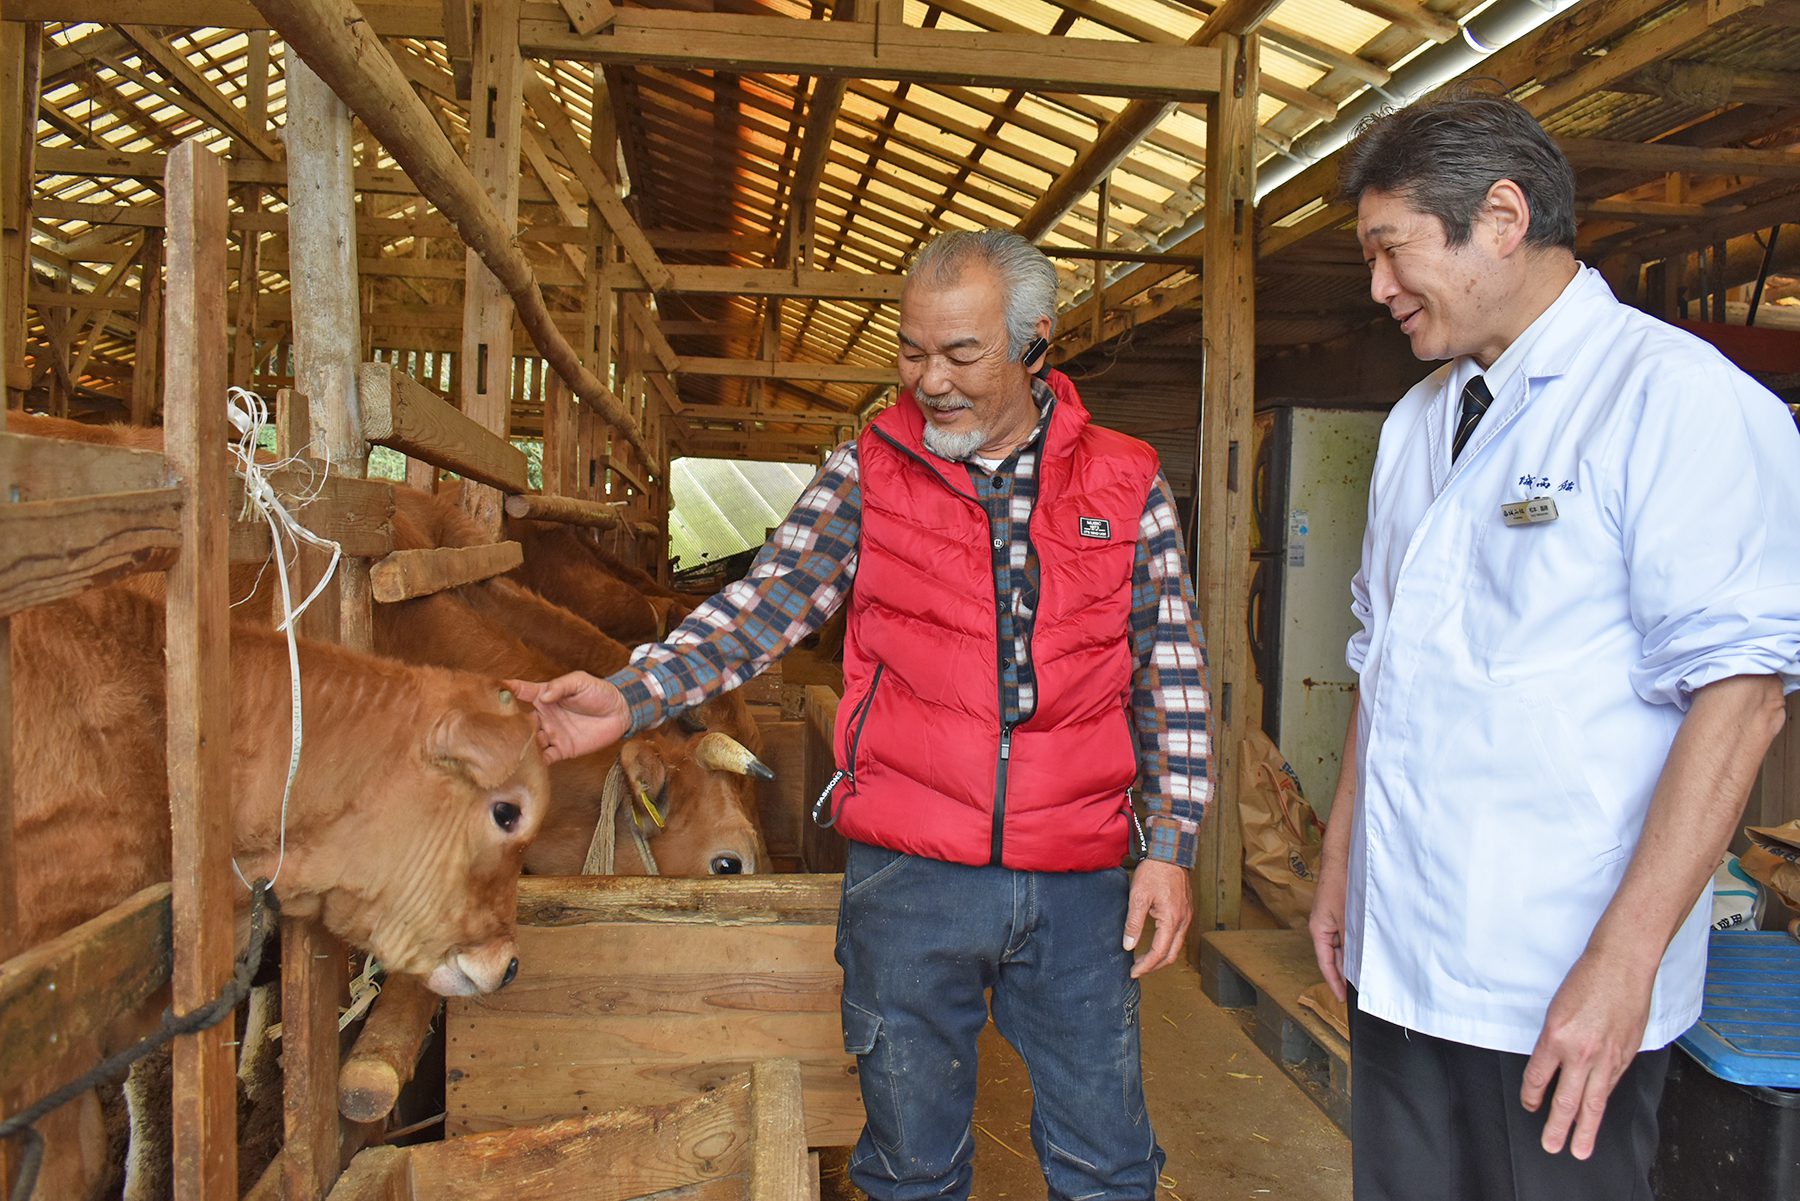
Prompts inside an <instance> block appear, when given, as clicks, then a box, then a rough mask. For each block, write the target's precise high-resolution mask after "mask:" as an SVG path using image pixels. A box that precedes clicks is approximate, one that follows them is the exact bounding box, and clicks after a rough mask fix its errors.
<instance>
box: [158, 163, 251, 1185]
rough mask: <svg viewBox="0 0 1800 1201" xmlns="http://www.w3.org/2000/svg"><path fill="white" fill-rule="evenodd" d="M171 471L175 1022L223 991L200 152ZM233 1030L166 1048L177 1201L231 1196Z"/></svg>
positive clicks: (221, 290)
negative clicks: (176, 486)
mask: <svg viewBox="0 0 1800 1201" xmlns="http://www.w3.org/2000/svg"><path fill="white" fill-rule="evenodd" d="M165 194H166V195H167V196H168V209H169V228H168V292H167V305H166V308H165V310H164V316H163V324H164V328H165V329H166V330H167V336H168V345H169V355H168V364H167V379H168V395H169V396H170V397H171V398H174V401H175V402H174V403H171V404H169V405H168V406H166V409H165V412H164V414H163V422H164V430H165V435H164V437H165V443H166V451H165V453H166V454H167V456H168V460H169V466H170V467H171V468H172V469H173V470H174V471H175V472H176V473H177V474H178V475H179V476H180V477H181V478H182V480H183V485H182V490H183V492H184V494H185V496H184V499H185V503H184V504H183V505H182V507H181V520H180V525H179V527H178V536H179V539H180V543H179V545H180V547H181V554H180V556H179V558H178V559H177V560H176V562H175V564H174V566H173V567H172V568H170V570H169V578H168V604H167V611H166V612H167V616H166V626H167V643H166V646H167V650H166V655H167V659H168V685H167V693H166V695H167V707H168V763H169V817H170V824H171V828H172V831H173V846H172V849H173V856H172V858H173V872H172V877H171V878H172V881H173V886H174V887H173V912H174V939H175V946H176V948H177V953H176V957H175V970H174V998H173V1000H174V1008H175V1011H176V1012H177V1013H186V1012H188V1011H189V1010H192V1009H195V1008H197V1007H199V1006H201V1005H204V1004H206V1003H207V1002H208V1001H210V1000H212V998H214V997H215V996H217V995H218V993H219V990H220V989H221V988H222V987H224V985H225V982H226V981H227V980H229V979H230V978H231V974H232V958H233V954H234V951H235V944H236V931H237V923H236V921H235V918H234V915H233V912H232V899H233V898H232V895H231V894H232V890H233V889H235V888H237V887H238V885H237V882H236V880H235V879H234V878H233V876H232V874H231V867H230V862H231V792H230V789H231V765H230V763H229V762H228V761H227V758H226V755H227V753H228V750H229V748H230V746H231V714H230V710H229V706H230V699H231V687H230V683H229V679H230V675H229V673H230V665H229V663H228V662H227V657H226V655H227V632H228V630H229V625H230V621H229V610H228V605H229V600H230V597H229V590H228V585H227V580H226V575H227V571H228V566H227V563H226V525H225V497H226V492H225V470H224V463H223V461H222V459H221V457H220V454H219V447H220V446H222V445H224V443H225V440H226V433H227V427H226V423H225V383H226V363H225V282H226V276H225V208H226V194H225V165H224V163H223V162H222V161H221V160H220V159H218V158H217V157H215V156H214V155H213V154H212V153H211V152H209V151H208V150H207V149H206V148H205V147H204V146H202V145H201V144H200V143H199V142H196V141H188V142H183V143H182V144H181V145H180V146H178V147H176V148H175V149H174V150H173V151H171V152H170V154H169V175H168V181H167V184H166V191H165ZM230 1033H231V1027H230V1025H229V1023H227V1024H223V1025H219V1026H214V1027H213V1028H212V1029H211V1030H206V1031H202V1032H200V1033H198V1034H192V1035H186V1036H184V1037H182V1038H178V1039H176V1040H175V1044H174V1067H173V1072H174V1101H173V1105H172V1118H171V1121H172V1126H173V1128H174V1137H175V1174H174V1191H175V1195H176V1196H181V1197H209V1198H210V1197H224V1196H229V1195H233V1194H235V1192H236V1189H237V1135H236V1129H237V1075H236V1072H235V1070H234V1068H235V1064H234V1062H233V1055H232V1050H231V1048H230V1047H229V1046H228V1045H227V1042H226V1040H227V1039H228V1038H229V1037H230Z"/></svg>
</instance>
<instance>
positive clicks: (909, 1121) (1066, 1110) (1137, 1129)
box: [837, 842, 1163, 1201]
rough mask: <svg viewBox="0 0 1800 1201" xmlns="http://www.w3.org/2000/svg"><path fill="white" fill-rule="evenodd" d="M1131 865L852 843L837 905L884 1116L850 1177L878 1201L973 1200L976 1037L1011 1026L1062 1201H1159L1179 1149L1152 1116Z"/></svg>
mask: <svg viewBox="0 0 1800 1201" xmlns="http://www.w3.org/2000/svg"><path fill="white" fill-rule="evenodd" d="M1129 890H1130V879H1129V877H1128V876H1127V874H1126V873H1125V872H1124V871H1123V870H1121V869H1116V868H1115V869H1112V870H1108V871H1098V872H1020V871H1013V870H1011V869H1009V868H1003V867H965V866H962V865H960V864H955V863H943V862H940V861H938V860H935V859H922V858H919V857H918V856H914V855H903V854H900V853H898V852H895V851H885V850H882V849H880V848H878V847H872V846H867V845H865V844H862V843H856V842H852V843H851V844H850V850H849V858H848V862H847V863H846V865H845V868H844V898H843V904H842V906H841V907H840V908H839V911H838V936H837V958H838V962H839V963H840V964H842V965H843V968H844V1049H845V1050H846V1051H849V1052H850V1053H851V1054H853V1055H855V1056H856V1057H857V1070H858V1073H859V1076H860V1080H861V1084H862V1096H863V1107H864V1109H865V1110H866V1111H867V1114H868V1124H867V1125H866V1126H865V1127H864V1128H863V1132H862V1137H861V1138H860V1139H859V1140H858V1141H857V1144H856V1149H855V1151H854V1152H853V1153H852V1154H851V1156H850V1179H851V1180H852V1181H853V1182H855V1184H856V1185H857V1187H859V1188H861V1189H862V1190H864V1191H865V1192H867V1193H868V1194H869V1196H870V1197H871V1198H873V1199H874V1201H921V1199H923V1198H928V1197H929V1198H936V1197H948V1198H953V1199H961V1198H966V1197H967V1196H968V1195H969V1185H970V1181H971V1177H972V1175H973V1162H974V1154H975V1144H974V1134H973V1126H972V1121H973V1117H974V1109H975V1082H976V1038H977V1036H979V1035H980V1033H981V1029H982V1027H983V1026H985V1025H986V1024H987V1019H988V996H989V993H990V992H991V993H992V998H993V1015H994V1024H995V1026H997V1027H998V1028H999V1031H1000V1033H1001V1035H1002V1036H1003V1037H1004V1038H1005V1039H1006V1040H1007V1041H1008V1042H1010V1043H1011V1044H1012V1045H1013V1046H1014V1047H1015V1048H1016V1049H1017V1050H1018V1052H1019V1056H1020V1058H1022V1059H1023V1060H1024V1061H1025V1066H1026V1069H1027V1070H1028V1071H1029V1072H1030V1074H1031V1088H1032V1095H1033V1104H1032V1112H1031V1141H1032V1145H1033V1146H1034V1147H1035V1148H1036V1149H1037V1154H1038V1162H1039V1164H1041V1165H1042V1167H1043V1171H1044V1180H1045V1182H1046V1183H1047V1184H1048V1186H1049V1193H1050V1197H1051V1198H1052V1199H1061V1201H1149V1198H1151V1197H1153V1196H1154V1195H1155V1193H1156V1183H1157V1179H1158V1177H1159V1176H1160V1174H1161V1172H1162V1165H1163V1153H1162V1148H1160V1147H1158V1146H1157V1145H1156V1138H1155V1136H1154V1135H1153V1134H1152V1133H1151V1131H1150V1121H1149V1119H1148V1118H1147V1117H1146V1116H1145V1113H1144V1087H1143V1065H1142V1062H1141V1060H1140V1057H1139V1052H1138V985H1137V981H1135V980H1133V979H1131V955H1130V954H1129V953H1128V952H1127V951H1125V950H1124V949H1123V948H1122V947H1121V945H1120V939H1121V937H1122V935H1123V933H1124V929H1125V904H1126V897H1127V894H1128V892H1129Z"/></svg>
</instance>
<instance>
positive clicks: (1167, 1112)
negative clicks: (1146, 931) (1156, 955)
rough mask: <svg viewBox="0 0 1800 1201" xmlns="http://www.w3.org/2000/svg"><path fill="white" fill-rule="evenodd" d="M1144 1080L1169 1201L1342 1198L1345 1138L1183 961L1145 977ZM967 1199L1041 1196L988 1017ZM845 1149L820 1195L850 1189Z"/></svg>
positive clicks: (1019, 1077)
mask: <svg viewBox="0 0 1800 1201" xmlns="http://www.w3.org/2000/svg"><path fill="white" fill-rule="evenodd" d="M1140 1012H1141V1014H1142V1022H1143V1046H1144V1077H1145V1079H1144V1088H1145V1092H1146V1093H1147V1095H1148V1099H1149V1106H1150V1120H1151V1121H1152V1123H1154V1125H1155V1128H1156V1135H1157V1140H1158V1141H1159V1142H1160V1143H1161V1144H1162V1147H1163V1150H1164V1152H1165V1153H1166V1154H1167V1155H1168V1163H1167V1165H1166V1166H1165V1168H1164V1176H1163V1196H1165V1197H1167V1198H1170V1199H1171V1201H1236V1199H1238V1198H1244V1199H1248V1201H1258V1199H1261V1198H1268V1199H1270V1201H1349V1198H1350V1142H1349V1140H1348V1139H1346V1138H1345V1137H1344V1136H1343V1135H1342V1134H1340V1133H1339V1132H1338V1129H1337V1127H1335V1126H1333V1125H1332V1124H1331V1122H1330V1121H1329V1120H1328V1119H1327V1118H1326V1117H1325V1115H1324V1114H1323V1113H1321V1112H1320V1111H1319V1109H1318V1107H1317V1106H1315V1105H1314V1104H1313V1103H1312V1102H1311V1101H1309V1100H1308V1099H1307V1098H1306V1096H1305V1095H1304V1094H1303V1093H1301V1091H1300V1089H1299V1088H1298V1086H1296V1085H1295V1084H1294V1083H1293V1082H1292V1081H1291V1080H1289V1079H1288V1077H1287V1076H1285V1075H1284V1074H1283V1073H1282V1071H1281V1069H1280V1068H1278V1067H1276V1066H1275V1065H1274V1064H1273V1063H1271V1062H1270V1061H1269V1059H1268V1058H1267V1057H1266V1056H1264V1055H1263V1053H1262V1052H1261V1051H1258V1050H1257V1049H1256V1046H1255V1044H1253V1043H1252V1042H1251V1041H1250V1039H1249V1038H1248V1037H1247V1036H1246V1035H1245V1034H1244V1033H1243V1031H1242V1030H1240V1029H1239V1028H1238V1024H1237V1021H1236V1019H1234V1018H1233V1017H1232V1016H1231V1014H1229V1013H1227V1012H1225V1011H1224V1010H1222V1009H1219V1008H1218V1007H1216V1006H1215V1005H1213V1003H1212V1002H1211V1001H1209V1000H1207V999H1206V997H1205V995H1204V994H1203V993H1202V992H1201V991H1200V979H1199V977H1198V976H1197V975H1196V974H1195V972H1194V969H1193V968H1192V967H1190V966H1188V965H1187V964H1186V963H1185V962H1184V963H1180V964H1177V965H1175V966H1174V967H1169V968H1165V969H1163V970H1162V971H1161V972H1158V973H1156V974H1154V975H1152V976H1150V977H1148V978H1147V979H1146V980H1145V981H1144V994H1143V1003H1142V1007H1141V1010H1140ZM975 1121H976V1131H975V1135H976V1139H975V1148H976V1149H975V1186H974V1191H973V1193H972V1198H973V1201H1042V1198H1043V1197H1044V1196H1045V1188H1044V1179H1043V1176H1042V1175H1041V1174H1040V1173H1039V1171H1038V1166H1037V1159H1036V1156H1035V1155H1034V1154H1033V1152H1032V1150H1031V1135H1030V1121H1031V1090H1030V1087H1029V1085H1028V1084H1027V1082H1026V1076H1025V1067H1024V1065H1023V1064H1022V1063H1021V1062H1020V1061H1019V1058H1018V1056H1017V1055H1015V1054H1014V1053H1013V1050H1012V1048H1011V1047H1010V1046H1008V1045H1007V1044H1006V1041H1005V1040H1004V1039H1002V1038H1000V1037H999V1035H997V1034H996V1033H995V1032H994V1028H993V1026H992V1025H990V1026H989V1027H988V1029H987V1032H986V1033H985V1034H984V1035H983V1036H982V1045H981V1091H980V1093H979V1095H978V1097H977V1100H976V1107H975ZM842 1165H843V1155H842V1154H841V1153H840V1154H838V1155H835V1156H828V1157H825V1158H824V1164H823V1168H824V1170H823V1173H822V1174H823V1176H824V1177H825V1179H824V1188H823V1193H824V1195H825V1197H826V1198H827V1199H828V1201H830V1199H833V1198H842V1199H848V1198H852V1197H855V1196H857V1195H858V1194H857V1192H856V1190H855V1189H854V1188H852V1187H850V1185H849V1184H848V1182H847V1181H846V1180H845V1179H844V1176H843V1166H842Z"/></svg>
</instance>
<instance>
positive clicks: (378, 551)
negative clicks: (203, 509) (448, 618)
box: [229, 470, 394, 563]
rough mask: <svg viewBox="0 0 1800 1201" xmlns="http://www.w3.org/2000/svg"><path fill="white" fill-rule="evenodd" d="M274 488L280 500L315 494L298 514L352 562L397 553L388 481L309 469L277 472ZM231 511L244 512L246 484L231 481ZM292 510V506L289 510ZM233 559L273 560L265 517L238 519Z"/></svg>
mask: <svg viewBox="0 0 1800 1201" xmlns="http://www.w3.org/2000/svg"><path fill="white" fill-rule="evenodd" d="M267 478H268V480H269V483H270V486H271V487H273V488H274V489H275V491H276V492H277V493H278V494H279V495H281V496H287V497H293V496H312V499H311V500H310V501H308V502H307V504H306V506H305V507H304V508H294V512H295V515H296V516H297V517H299V519H300V521H301V524H303V525H305V526H306V528H307V529H309V530H311V531H312V532H313V533H315V534H317V535H319V536H320V537H321V538H329V539H331V540H332V541H333V542H336V543H338V545H340V546H341V547H342V548H343V552H344V554H345V555H346V556H349V557H352V558H359V557H360V558H379V557H380V556H382V555H385V554H387V553H388V552H390V551H392V550H393V549H394V523H393V516H394V487H393V485H392V484H390V483H388V482H387V481H386V480H359V479H356V478H354V477H352V476H347V475H333V476H327V477H326V478H325V479H324V480H322V481H321V480H319V479H317V478H315V477H312V476H309V475H307V474H306V473H305V472H304V471H300V470H292V471H275V472H270V473H269V475H268V477H267ZM230 495H231V507H230V509H229V512H230V513H231V514H232V515H233V517H234V518H235V516H236V515H237V514H238V513H240V512H242V511H243V495H244V484H243V481H242V480H240V479H235V478H234V479H233V480H232V481H231V492H230ZM290 507H292V506H290ZM230 555H231V561H232V562H233V563H260V562H262V561H264V560H265V559H267V558H268V557H269V527H268V525H267V523H265V522H264V521H262V520H261V519H260V518H252V519H250V520H247V521H236V520H233V522H232V524H231V543H230Z"/></svg>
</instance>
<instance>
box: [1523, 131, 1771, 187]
mask: <svg viewBox="0 0 1800 1201" xmlns="http://www.w3.org/2000/svg"><path fill="white" fill-rule="evenodd" d="M1556 144H1557V145H1558V146H1559V147H1561V148H1562V152H1563V154H1564V156H1566V157H1567V158H1568V160H1569V165H1570V166H1572V167H1574V168H1575V169H1576V170H1577V171H1582V170H1608V171H1610V170H1620V171H1649V172H1655V173H1658V174H1662V173H1667V172H1676V171H1678V172H1681V173H1683V174H1687V175H1746V176H1752V177H1755V178H1761V179H1800V153H1795V152H1793V151H1791V150H1741V149H1738V148H1736V147H1728V146H1679V145H1676V144H1674V143H1672V142H1622V141H1618V140H1615V139H1609V138H1558V139H1557V140H1556Z"/></svg>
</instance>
